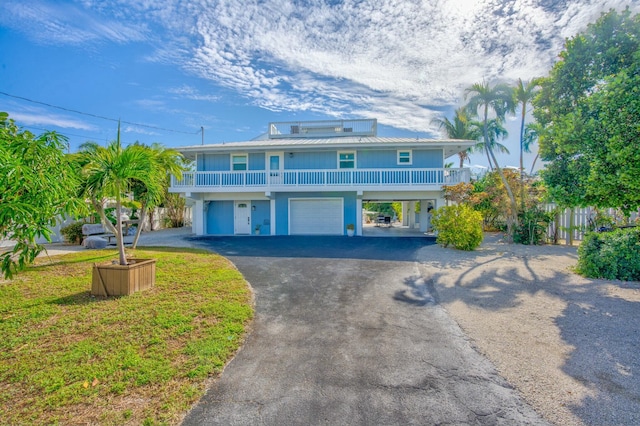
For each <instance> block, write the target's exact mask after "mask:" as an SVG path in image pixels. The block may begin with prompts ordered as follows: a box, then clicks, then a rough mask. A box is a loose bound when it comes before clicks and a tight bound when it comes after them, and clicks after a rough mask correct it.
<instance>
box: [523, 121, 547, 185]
mask: <svg viewBox="0 0 640 426" xmlns="http://www.w3.org/2000/svg"><path fill="white" fill-rule="evenodd" d="M545 131H546V129H545V128H544V126H543V125H542V124H540V123H538V122H535V121H534V122H533V123H527V125H526V126H525V129H524V140H523V143H522V149H523V150H524V152H531V146H532V145H533V144H534V143H536V142H539V141H540V139H542V138H544V134H545ZM539 157H540V152H539V151H538V152H537V153H536V156H535V158H534V159H533V163H531V170H530V171H529V174H530V175H532V174H533V168H534V167H535V165H536V161H538V158H539Z"/></svg>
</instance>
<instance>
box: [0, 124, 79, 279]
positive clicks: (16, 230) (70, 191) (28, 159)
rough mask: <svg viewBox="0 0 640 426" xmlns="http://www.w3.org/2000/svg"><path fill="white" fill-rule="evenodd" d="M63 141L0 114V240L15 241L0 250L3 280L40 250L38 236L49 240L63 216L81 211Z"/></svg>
mask: <svg viewBox="0 0 640 426" xmlns="http://www.w3.org/2000/svg"><path fill="white" fill-rule="evenodd" d="M65 142H66V139H65V138H64V136H61V135H59V134H57V133H55V132H45V133H43V134H41V135H39V136H36V135H34V134H32V133H31V132H29V131H27V130H23V129H21V128H20V127H18V126H17V125H16V123H15V122H14V121H13V120H11V119H9V116H8V114H7V113H4V112H0V238H1V239H9V240H12V241H14V242H15V245H14V246H13V248H12V249H11V250H8V251H6V252H3V253H2V254H0V259H1V261H2V264H1V268H2V273H3V275H4V277H5V278H11V277H12V276H13V274H15V273H17V272H18V271H20V270H22V269H23V268H24V267H25V266H26V265H27V264H29V263H32V262H33V261H34V259H35V258H36V256H37V255H38V254H40V253H41V252H42V250H43V249H44V247H43V246H42V245H41V244H38V243H37V240H38V239H39V238H45V239H46V240H47V241H51V233H52V231H51V227H53V226H55V225H56V224H58V223H59V221H60V220H61V218H62V216H64V215H67V216H73V215H75V214H76V213H82V212H83V208H84V203H83V202H82V201H81V200H79V199H78V198H76V196H75V195H76V191H77V187H78V184H79V180H78V176H77V174H76V173H75V170H74V168H73V167H72V165H71V163H70V159H69V157H68V156H67V155H65V154H64V149H65V147H66V144H65Z"/></svg>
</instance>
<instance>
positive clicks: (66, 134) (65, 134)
mask: <svg viewBox="0 0 640 426" xmlns="http://www.w3.org/2000/svg"><path fill="white" fill-rule="evenodd" d="M22 127H24V128H25V129H34V130H41V131H43V132H48V131H49V130H50V129H45V128H43V127H36V126H22ZM56 133H58V134H60V135H63V136H75V137H78V138H85V139H87V140H94V139H103V138H102V137H100V138H96V137H94V136H86V135H77V134H74V133H69V132H66V131H65V132H56Z"/></svg>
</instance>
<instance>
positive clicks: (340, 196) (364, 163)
mask: <svg viewBox="0 0 640 426" xmlns="http://www.w3.org/2000/svg"><path fill="white" fill-rule="evenodd" d="M474 143H475V142H474V141H463V140H433V139H420V138H388V137H379V136H377V121H376V120H375V119H372V120H335V121H307V122H301V121H295V122H279V123H270V124H269V129H268V132H267V134H266V135H265V136H263V137H262V138H260V139H259V140H251V141H246V142H233V143H221V144H212V145H196V146H187V147H183V148H180V149H179V151H180V152H182V153H183V154H184V155H185V157H187V158H190V159H191V160H193V162H194V165H195V170H194V171H189V172H185V173H183V175H182V177H181V178H179V179H173V181H172V183H171V188H170V191H171V192H175V193H181V194H183V195H184V196H185V197H186V198H188V199H190V200H191V201H192V204H193V209H192V211H193V218H192V220H193V230H194V233H195V234H197V235H250V234H257V233H260V235H346V233H347V227H348V225H350V224H351V225H353V227H354V228H355V234H356V235H362V225H363V208H362V206H363V202H392V201H395V202H402V206H403V215H402V217H403V223H402V224H403V225H404V226H405V227H409V228H413V229H420V230H423V231H426V230H427V228H428V227H429V221H428V218H429V214H428V212H427V210H428V207H434V208H437V207H439V206H441V205H443V204H444V200H443V193H442V187H443V185H453V184H456V183H458V182H466V181H468V180H469V169H451V168H445V167H444V165H445V159H446V158H448V157H450V156H452V155H455V154H457V153H458V152H460V151H463V150H465V149H467V148H468V147H470V146H472V145H473V144H474ZM418 201H420V202H421V203H420V206H422V208H421V210H420V212H419V213H416V211H415V210H416V206H417V202H418Z"/></svg>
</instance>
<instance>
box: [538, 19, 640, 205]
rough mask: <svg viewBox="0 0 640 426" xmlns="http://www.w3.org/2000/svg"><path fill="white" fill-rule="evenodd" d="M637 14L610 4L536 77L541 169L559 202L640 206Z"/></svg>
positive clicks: (639, 23)
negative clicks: (545, 74)
mask: <svg viewBox="0 0 640 426" xmlns="http://www.w3.org/2000/svg"><path fill="white" fill-rule="evenodd" d="M639 61H640V17H639V15H635V16H632V15H631V12H630V11H629V9H626V10H624V11H622V12H617V11H615V10H611V11H609V12H608V13H606V14H603V15H602V16H601V17H600V18H599V19H598V20H597V21H596V22H595V23H593V24H590V25H589V26H588V28H587V29H586V30H585V31H584V32H583V33H580V34H578V35H576V36H575V37H573V38H571V39H569V40H567V42H566V43H565V47H564V50H563V51H562V52H561V54H560V60H559V61H558V62H557V63H556V64H555V65H554V67H553V68H552V70H551V72H550V74H549V76H548V77H547V78H545V79H544V80H543V81H542V83H541V91H540V93H539V95H538V96H537V97H536V98H535V100H534V106H535V110H534V115H535V117H536V119H537V121H538V122H540V123H541V124H543V125H544V126H545V137H544V139H541V140H540V148H541V157H542V158H543V159H544V160H546V161H549V162H550V163H549V164H548V166H547V167H546V169H545V170H544V171H543V172H542V176H543V178H544V180H545V182H546V184H547V187H548V189H549V192H550V193H551V195H552V197H553V199H554V200H555V201H556V202H557V203H558V204H560V205H561V206H566V207H574V206H586V205H592V206H596V207H620V208H622V209H623V211H625V213H627V214H628V213H629V212H630V211H631V210H633V209H635V208H637V207H638V206H640V199H639V198H640V196H639V195H638V194H639V192H638V187H640V186H639V185H640V182H639V179H638V176H640V161H638V160H640V159H639V158H638V154H637V151H638V150H637V141H638V136H639V135H638V129H637V123H638V122H640V108H639V107H640V105H639V104H638V91H637V87H638V83H639V79H638V77H637V76H638V72H639V69H638V65H637V64H638V62H639Z"/></svg>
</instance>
